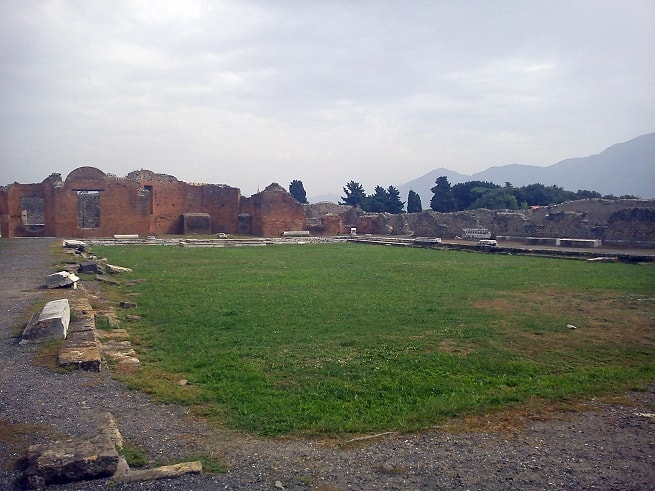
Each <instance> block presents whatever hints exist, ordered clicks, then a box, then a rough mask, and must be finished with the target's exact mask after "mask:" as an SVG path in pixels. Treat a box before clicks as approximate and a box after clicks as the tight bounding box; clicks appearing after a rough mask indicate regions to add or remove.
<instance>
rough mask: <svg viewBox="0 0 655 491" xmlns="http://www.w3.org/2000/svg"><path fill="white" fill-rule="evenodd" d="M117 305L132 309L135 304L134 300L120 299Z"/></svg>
mask: <svg viewBox="0 0 655 491" xmlns="http://www.w3.org/2000/svg"><path fill="white" fill-rule="evenodd" d="M118 305H119V306H120V307H121V308H123V309H133V308H136V306H137V304H136V302H127V301H122V302H120V303H119V304H118Z"/></svg>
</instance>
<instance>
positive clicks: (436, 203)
mask: <svg viewBox="0 0 655 491" xmlns="http://www.w3.org/2000/svg"><path fill="white" fill-rule="evenodd" d="M435 183H436V186H434V187H433V188H432V189H430V191H432V192H433V193H434V195H433V196H432V199H431V200H430V208H431V209H432V210H434V211H440V212H443V213H448V212H450V211H454V210H456V209H457V204H456V203H455V197H454V196H453V190H452V189H451V188H450V183H449V182H448V178H447V177H446V176H441V177H437V180H436V181H435Z"/></svg>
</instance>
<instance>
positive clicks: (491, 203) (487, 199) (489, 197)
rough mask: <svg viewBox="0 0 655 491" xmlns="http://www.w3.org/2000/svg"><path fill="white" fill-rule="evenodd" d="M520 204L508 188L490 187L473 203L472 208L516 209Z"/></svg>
mask: <svg viewBox="0 0 655 491" xmlns="http://www.w3.org/2000/svg"><path fill="white" fill-rule="evenodd" d="M518 207H519V205H518V202H517V201H516V198H515V197H514V195H513V194H512V193H510V192H508V188H496V189H489V190H487V192H486V193H484V194H483V195H482V196H480V197H479V198H478V199H477V200H475V202H474V203H473V204H472V205H471V208H472V209H475V208H487V209H488V210H516V209H518Z"/></svg>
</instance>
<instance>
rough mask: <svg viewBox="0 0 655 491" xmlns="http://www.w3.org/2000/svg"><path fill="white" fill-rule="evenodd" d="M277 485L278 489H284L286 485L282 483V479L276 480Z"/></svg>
mask: <svg viewBox="0 0 655 491" xmlns="http://www.w3.org/2000/svg"><path fill="white" fill-rule="evenodd" d="M275 487H276V488H277V489H284V486H283V485H282V481H275Z"/></svg>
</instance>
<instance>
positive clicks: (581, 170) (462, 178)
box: [310, 133, 655, 209]
mask: <svg viewBox="0 0 655 491" xmlns="http://www.w3.org/2000/svg"><path fill="white" fill-rule="evenodd" d="M440 176H446V177H447V178H448V181H449V182H450V184H458V183H460V182H466V181H489V182H493V183H496V184H499V185H501V186H502V185H504V184H505V183H506V182H509V183H511V184H512V185H513V186H516V187H518V186H527V185H528V184H536V183H540V184H543V185H545V186H552V185H555V186H559V187H561V188H564V189H565V190H567V191H578V190H587V191H598V192H599V193H601V194H602V195H608V194H612V195H614V196H623V195H631V196H638V197H640V198H655V133H648V134H645V135H641V136H638V137H636V138H633V139H632V140H629V141H627V142H623V143H617V144H615V145H612V146H611V147H609V148H607V149H605V150H603V151H602V152H601V153H599V154H596V155H590V156H588V157H576V158H570V159H566V160H562V161H561V162H557V163H556V164H552V165H549V166H545V167H540V166H536V165H524V164H508V165H501V166H494V167H489V168H488V169H486V170H483V171H482V172H477V173H475V174H472V175H467V174H461V173H459V172H455V171H452V170H450V169H445V168H439V169H435V170H433V171H431V172H428V173H427V174H425V175H424V176H421V177H417V178H416V179H413V180H411V181H409V182H407V183H405V184H401V185H399V186H396V187H397V188H398V191H400V199H401V200H403V201H406V200H407V193H408V192H409V191H410V189H411V190H413V191H414V192H416V193H418V194H419V196H420V197H421V203H422V205H423V208H424V209H427V208H429V207H430V200H431V199H432V192H431V191H430V188H432V187H433V186H434V185H435V181H436V180H437V178H438V177H440ZM321 198H322V199H320V200H321V201H335V202H336V201H338V200H339V199H340V198H339V197H338V196H335V197H330V198H332V199H330V198H328V197H321ZM318 200H319V199H318V197H317V198H316V199H310V201H311V202H313V203H315V202H317V201H318Z"/></svg>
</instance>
